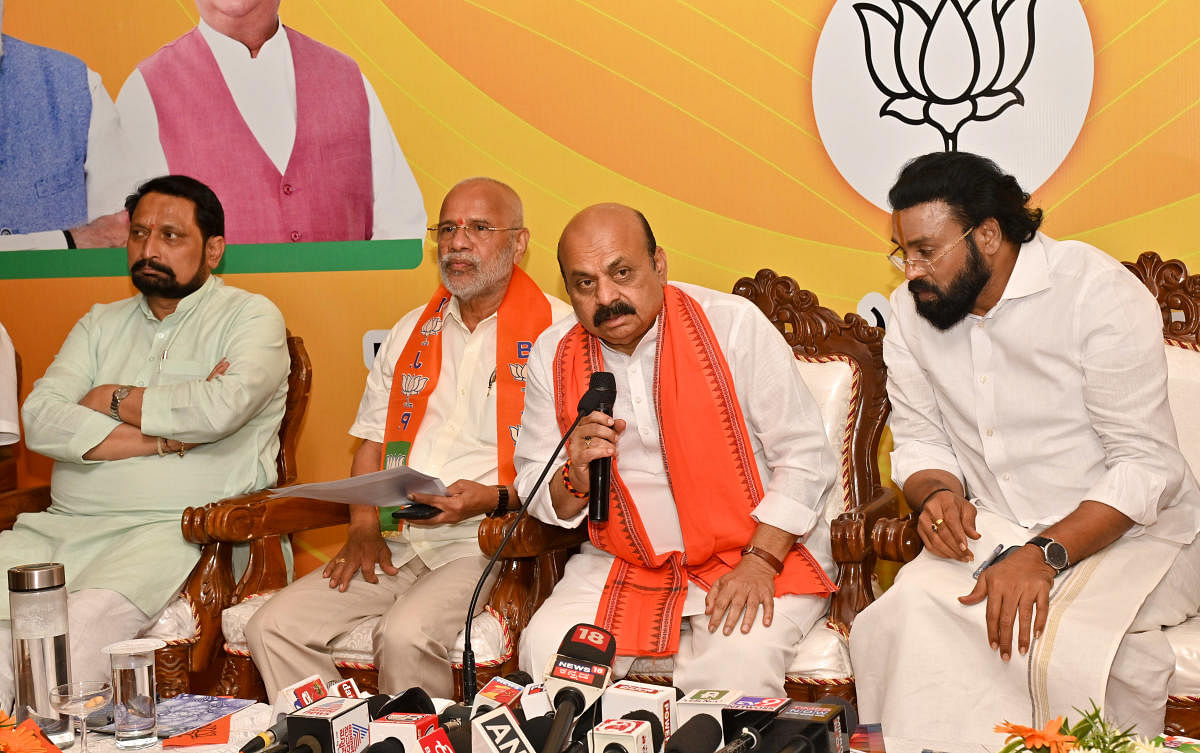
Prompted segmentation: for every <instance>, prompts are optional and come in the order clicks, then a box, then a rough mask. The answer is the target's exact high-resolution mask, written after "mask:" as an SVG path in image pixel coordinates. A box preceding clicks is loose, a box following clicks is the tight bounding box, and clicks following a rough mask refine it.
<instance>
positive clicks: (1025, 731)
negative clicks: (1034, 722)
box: [995, 716, 1075, 753]
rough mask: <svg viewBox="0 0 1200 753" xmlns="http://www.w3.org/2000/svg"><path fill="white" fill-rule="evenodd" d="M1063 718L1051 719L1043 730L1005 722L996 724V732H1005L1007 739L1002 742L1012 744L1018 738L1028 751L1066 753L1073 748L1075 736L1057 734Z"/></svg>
mask: <svg viewBox="0 0 1200 753" xmlns="http://www.w3.org/2000/svg"><path fill="white" fill-rule="evenodd" d="M1062 721H1063V718H1062V717H1061V716H1060V717H1058V718H1057V719H1051V720H1050V722H1049V723H1047V724H1046V728H1045V729H1035V728H1034V727H1026V726H1025V725H1023V724H1013V723H1012V722H1005V723H1004V724H997V725H996V728H995V731H996V732H1007V733H1008V737H1007V738H1005V739H1004V742H1006V743H1007V742H1012V741H1013V740H1015V739H1017V738H1018V737H1019V738H1021V740H1022V742H1024V743H1025V747H1026V749H1028V750H1039V749H1044V750H1048V751H1050V753H1067V751H1069V750H1070V749H1071V748H1073V747H1075V736H1074V735H1064V734H1063V733H1061V732H1059V730H1060V729H1062Z"/></svg>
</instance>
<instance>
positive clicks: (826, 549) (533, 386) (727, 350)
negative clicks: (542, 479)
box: [514, 283, 837, 687]
mask: <svg viewBox="0 0 1200 753" xmlns="http://www.w3.org/2000/svg"><path fill="white" fill-rule="evenodd" d="M672 284H674V285H677V286H678V287H679V288H680V289H682V290H683V291H684V292H685V293H687V294H688V295H690V296H691V297H693V298H695V299H696V300H697V301H698V302H699V303H700V305H701V307H702V308H703V310H704V313H705V315H706V316H707V317H708V320H709V323H710V324H711V325H712V329H713V332H714V334H715V335H716V337H717V341H718V343H719V344H720V346H721V349H722V352H723V353H724V355H725V359H726V361H727V362H728V364H729V370H730V373H731V374H732V376H733V382H734V386H735V388H736V390H737V399H738V403H739V405H740V406H741V408H742V412H743V415H744V416H745V419H746V428H747V430H748V433H749V435H750V443H751V447H752V449H753V451H754V459H755V462H756V463H757V465H758V471H759V474H760V476H761V478H762V481H763V485H764V491H765V495H764V497H763V499H762V501H761V502H760V503H759V505H758V507H756V508H755V511H754V518H755V519H756V520H758V521H760V522H763V523H768V524H770V525H773V526H775V527H777V528H781V529H783V530H786V531H788V532H790V533H794V534H796V535H798V536H799V537H800V539H801V541H802V542H803V543H804V545H805V546H806V547H807V548H808V550H809V551H810V552H811V553H812V554H813V556H814V558H815V559H816V561H817V562H818V563H819V564H820V565H821V567H822V568H823V569H824V570H825V572H826V573H828V574H830V575H831V577H832V573H833V570H834V568H833V559H832V554H831V551H830V544H829V527H828V525H827V524H826V523H825V520H824V518H823V517H822V515H821V512H822V506H821V505H822V500H824V498H825V494H826V492H827V491H828V490H829V487H830V485H831V484H832V483H833V482H834V480H835V479H836V477H837V465H836V460H835V457H834V454H833V451H832V450H831V449H830V447H829V444H828V442H827V441H826V437H825V432H824V429H823V428H822V422H821V416H820V410H819V408H818V407H817V404H816V402H815V401H814V400H813V398H812V395H811V394H810V393H809V391H808V387H807V386H806V385H805V384H804V381H803V379H801V377H800V374H799V372H798V371H797V369H796V367H795V356H794V355H793V354H792V351H791V348H790V347H788V345H787V343H786V342H785V341H784V339H783V337H782V336H781V335H780V334H779V332H778V331H776V330H775V328H774V326H773V325H772V324H771V323H770V322H769V321H768V320H767V319H766V317H765V316H763V314H762V312H761V311H760V310H759V309H758V308H757V307H755V306H754V304H752V303H750V302H749V301H747V300H746V299H744V298H742V297H740V296H735V295H731V294H727V293H719V292H716V291H713V290H708V289H706V288H701V287H698V286H695V285H688V284H683V283H672ZM575 323H576V319H575V318H574V317H570V318H569V319H568V320H565V321H563V322H561V323H559V324H557V325H555V326H553V327H551V328H550V329H548V330H546V332H544V333H543V334H542V336H541V337H540V338H538V341H537V343H536V344H535V345H534V348H533V353H532V354H531V355H530V358H529V364H528V366H527V367H526V371H525V374H526V396H525V413H524V415H523V416H522V420H521V423H522V429H521V436H520V440H519V441H518V442H517V451H516V455H515V457H514V460H515V462H516V467H517V489H518V491H520V492H521V495H522V498H524V497H525V496H526V495H528V494H530V487H531V486H532V484H533V482H534V481H535V480H536V478H537V476H538V474H539V473H540V472H541V470H542V467H543V466H544V465H545V463H546V461H547V460H548V459H549V458H550V454H551V452H553V450H554V446H555V444H557V442H558V440H559V438H560V437H561V436H562V434H561V432H560V430H559V427H558V423H557V420H556V418H555V407H554V396H553V385H554V377H553V370H554V364H553V361H554V355H555V349H556V347H557V345H558V342H559V340H561V339H562V337H563V335H564V334H566V332H567V331H568V330H570V328H571V327H573V326H574V325H575ZM657 341H658V332H657V328H651V330H650V331H649V332H647V333H646V334H645V336H643V338H642V340H641V342H639V343H638V345H637V347H636V348H635V349H634V352H633V354H632V355H628V356H627V355H624V354H622V353H620V352H618V351H615V350H613V349H612V348H609V347H607V346H604V351H603V352H604V368H605V369H606V370H607V371H610V372H612V373H613V376H614V377H615V379H616V387H617V391H616V400H615V404H614V407H613V415H614V416H616V417H618V418H623V419H625V421H626V427H625V432H624V433H623V434H622V435H621V438H620V440H619V442H618V444H617V450H618V453H619V465H620V472H621V479H622V480H623V481H624V482H625V484H626V486H627V487H628V488H629V491H630V497H631V499H632V500H633V501H634V503H635V504H636V505H637V509H638V515H639V516H640V517H641V519H642V523H643V524H644V526H645V529H646V533H647V535H648V536H649V538H650V542H651V545H652V546H653V548H654V550H655V552H656V553H660V554H661V553H664V552H671V551H683V546H684V545H683V532H682V530H681V529H680V525H679V516H678V513H677V511H676V507H675V500H674V497H673V496H672V495H671V491H670V488H669V486H668V485H667V483H666V471H665V469H664V466H663V458H662V446H661V444H660V435H659V423H658V417H657V415H656V413H655V409H654V403H655V400H654V387H653V381H654V358H655V349H656V345H657ZM560 457H561V456H560ZM560 463H561V460H560V461H559V463H556V464H555V465H556V466H557V465H559V464H560ZM714 502H715V500H714ZM530 514H532V515H534V516H535V517H537V518H538V519H540V520H543V521H545V522H547V523H551V524H554V525H559V526H564V527H574V526H576V525H578V524H579V523H580V522H581V521H582V520H583V518H584V517H585V516H586V514H587V509H586V508H585V509H584V510H583V511H581V512H580V513H579V514H578V515H577V516H575V517H574V518H572V519H570V520H561V519H559V518H558V517H557V516H556V515H555V513H554V507H553V504H552V503H551V500H550V495H549V493H548V492H547V491H546V488H545V486H543V487H542V488H541V489H539V490H538V491H537V493H536V495H534V497H533V501H532V502H531V504H530ZM612 562H613V556H612V555H611V554H608V553H607V552H604V551H601V550H599V549H597V548H596V547H594V546H592V545H591V544H590V543H585V544H584V545H583V547H582V551H581V552H580V554H578V555H575V556H574V557H572V558H571V560H570V563H569V565H568V576H569V577H567V578H564V580H563V581H562V582H560V583H559V585H558V587H557V588H556V589H555V595H554V596H553V597H552V599H557V598H560V592H561V591H564V590H569V589H571V588H572V584H573V583H580V584H581V585H582V583H583V582H587V583H589V584H591V585H594V586H595V596H596V597H597V599H598V595H599V589H600V587H602V586H603V585H604V582H605V580H606V578H607V577H608V573H609V569H610V568H611V566H612ZM705 596H706V592H705V591H704V589H702V588H700V587H699V586H697V585H696V584H694V583H689V584H688V592H687V597H686V601H685V605H684V615H685V616H694V615H701V614H703V612H704V600H705ZM815 601H818V600H816V599H814V597H811V596H785V597H782V598H778V599H776V607H775V610H776V617H777V621H779V620H778V618H779V617H780V616H782V617H784V618H786V619H790V620H793V621H795V622H796V623H797V624H798V629H799V631H800V633H799V634H800V635H802V634H803V632H804V631H807V629H808V628H809V627H810V626H811V625H812V623H813V621H814V620H815V619H817V618H818V617H819V615H820V614H821V613H823V606H824V600H819V601H820V603H819V604H818V605H817V607H816V608H815V609H814V604H813V602H815ZM596 603H598V601H597V602H596ZM544 609H545V608H544ZM539 614H541V612H539ZM594 617H595V608H594V606H593V609H592V614H591V615H590V616H589V618H588V620H587V621H590V620H592V619H594ZM534 619H535V621H537V620H538V617H537V616H535V618H534ZM693 627H694V626H693ZM531 629H532V631H533V633H536V632H537V626H536V625H533V624H531ZM755 630H761V625H758V624H756V627H755ZM547 632H549V633H551V634H553V633H554V630H548V631H547ZM526 633H527V634H532V633H531V631H530V630H527V631H526ZM754 635H755V633H754V630H752V631H751V633H750V636H754ZM561 637H562V633H561V631H560V632H558V634H557V636H555V638H554V641H553V645H546V643H547V642H546V641H537V640H532V639H530V638H527V637H523V638H522V665H523V666H524V665H525V664H526V662H527V661H528V662H530V664H529V668H530V671H531V672H533V671H540V669H541V666H540V664H541V663H542V659H541V658H538V657H541V656H545V655H546V654H547V653H549V652H551V651H552V650H553V648H554V646H556V645H557V641H558V639H561ZM538 643H541V644H542V645H536V644H538ZM527 649H528V650H527ZM527 654H533V656H531V657H527ZM776 669H778V675H779V677H778V678H777V679H776V680H775V681H776V682H778V683H779V684H780V687H782V676H783V669H784V668H783V667H782V666H780V667H777V668H776Z"/></svg>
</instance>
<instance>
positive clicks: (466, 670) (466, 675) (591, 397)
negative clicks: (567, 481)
mask: <svg viewBox="0 0 1200 753" xmlns="http://www.w3.org/2000/svg"><path fill="white" fill-rule="evenodd" d="M599 404H600V395H599V394H598V393H596V392H595V391H594V390H592V389H590V388H589V389H588V391H587V392H585V393H583V397H581V398H579V404H578V405H577V406H576V407H577V409H578V411H579V415H577V416H575V420H574V421H572V422H571V425H570V426H568V427H567V430H566V431H565V432H563V435H562V438H561V439H559V440H558V445H557V446H555V448H554V452H553V453H552V454H551V455H550V459H549V460H547V461H546V465H545V467H544V468H542V472H541V473H540V474H539V475H538V477H537V480H536V481H534V482H533V486H532V487H530V489H529V494H527V495H526V496H525V499H523V500H521V507H520V508H518V510H517V516H516V517H515V518H513V522H512V525H510V526H509V527H508V530H507V531H505V532H504V536H503V538H501V539H500V546H498V547H496V553H495V554H493V555H492V557H491V559H489V560H488V563H487V565H486V566H485V567H484V568H483V573H482V574H481V575H480V576H479V581H478V582H477V583H476V584H475V592H474V593H472V594H471V603H470V604H469V605H468V607H467V619H466V624H465V625H464V626H463V652H462V663H463V667H462V686H463V702H464V703H471V702H472V701H474V700H475V693H476V691H477V690H478V689H479V682H478V679H477V677H478V674H477V669H476V667H475V651H474V649H472V648H471V625H472V623H473V622H474V621H475V606H476V605H477V604H478V603H479V595H480V593H481V592H482V591H483V584H484V583H486V582H487V578H488V575H490V574H491V572H492V568H493V567H495V566H496V560H498V559H499V558H500V553H501V552H503V551H504V547H505V545H506V544H508V540H509V539H511V538H512V536H513V533H514V532H516V530H517V526H518V525H520V523H521V519H522V518H524V517H525V513H526V511H527V510H529V501H530V500H531V499H533V498H534V496H535V495H536V494H537V490H538V489H539V488H540V487H541V485H542V482H543V481H545V480H546V474H548V473H550V469H551V468H552V467H553V466H554V461H556V460H558V454H559V453H560V452H562V448H563V445H565V444H566V443H567V437H569V436H571V432H573V431H575V427H576V426H578V425H579V421H580V420H581V419H582V418H583V417H584V416H586V415H587V414H589V413H591V412H592V411H594V410H596V407H597V406H598V405H599ZM556 753H557V751H556Z"/></svg>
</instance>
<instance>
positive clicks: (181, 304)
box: [0, 176, 289, 708]
mask: <svg viewBox="0 0 1200 753" xmlns="http://www.w3.org/2000/svg"><path fill="white" fill-rule="evenodd" d="M127 208H128V209H129V212H130V215H131V226H130V238H129V244H128V252H129V265H130V272H131V277H132V279H133V282H134V285H135V286H136V287H138V289H139V290H140V291H142V292H141V294H140V295H137V296H134V297H133V298H128V299H125V300H123V301H117V302H115V303H107V304H97V305H96V306H94V307H93V308H92V309H91V311H89V312H88V313H87V314H86V315H85V316H84V317H83V318H82V319H80V320H79V322H78V323H76V325H75V327H74V329H72V330H71V333H70V334H69V335H68V336H67V339H66V342H65V343H64V344H63V346H62V349H61V350H60V351H59V353H58V355H57V356H55V358H54V362H53V363H52V364H51V365H50V367H49V368H48V369H47V370H46V375H45V376H44V377H42V379H40V380H38V382H37V383H36V384H35V385H34V388H33V391H32V392H31V393H30V395H29V397H28V399H27V400H26V401H25V405H24V408H23V417H24V421H25V432H26V441H27V444H28V446H29V448H30V449H32V450H34V451H36V452H39V453H41V454H43V455H47V456H49V457H51V458H53V459H54V460H55V464H54V472H53V476H52V477H51V484H50V490H51V491H50V493H51V498H52V504H51V507H50V509H49V510H47V511H46V512H42V513H31V514H25V515H22V516H20V517H19V518H18V519H17V523H16V525H15V526H14V528H13V530H12V531H9V532H5V533H0V571H3V570H7V569H8V568H9V567H12V566H14V565H19V564H26V563H33V562H46V561H52V562H62V563H63V564H64V565H65V566H66V577H67V588H68V591H70V592H72V593H71V597H70V598H71V600H70V602H69V607H68V608H69V612H70V616H71V644H72V645H71V654H72V662H73V667H74V679H76V680H81V679H102V678H103V677H104V676H105V675H106V674H107V661H106V657H103V656H101V655H100V654H99V651H98V649H99V647H100V646H103V645H104V644H105V643H106V642H111V641H115V640H119V639H121V638H128V637H132V636H133V634H134V633H136V632H137V630H138V629H139V628H141V627H142V625H143V624H144V623H145V621H146V616H147V615H150V614H153V613H154V612H156V611H157V610H158V609H160V608H161V607H162V606H163V605H164V604H165V603H166V601H167V600H168V599H169V598H170V597H171V596H172V595H173V594H174V592H175V591H176V589H178V587H179V586H180V584H181V583H182V582H183V580H184V578H185V577H186V576H187V573H188V572H189V570H191V568H192V566H193V565H194V564H195V562H196V559H197V557H198V554H199V549H198V547H196V546H195V545H193V544H189V543H188V542H186V541H185V540H184V539H183V537H182V535H181V533H180V513H181V512H182V510H183V509H184V508H185V507H188V506H195V505H203V504H206V503H208V502H212V501H215V500H218V499H221V498H224V497H229V496H233V495H237V494H242V493H245V492H249V491H253V490H256V489H261V488H264V487H267V486H271V485H272V484H274V482H275V479H276V471H275V457H276V454H277V453H278V449H279V438H278V431H279V422H280V420H281V419H282V417H283V411H284V402H285V397H286V393H287V375H288V363H289V361H288V352H287V344H286V333H285V329H284V323H283V317H282V316H281V315H280V313H279V310H278V309H277V308H276V307H275V305H274V304H272V303H271V302H270V301H269V300H267V299H266V298H264V297H262V296H260V295H254V294H251V293H247V292H245V291H243V290H239V289H237V288H232V287H229V286H226V285H225V284H224V283H223V282H222V281H221V280H220V278H218V277H215V276H213V275H212V274H211V271H212V270H213V269H214V268H215V267H216V266H217V264H218V263H219V262H220V260H221V255H222V253H223V252H224V246H225V244H224V237H223V233H224V218H223V214H222V213H221V209H220V203H219V202H218V201H217V200H216V196H215V195H213V194H212V192H211V191H209V190H208V188H207V187H206V186H204V185H203V184H201V183H199V182H198V181H194V180H192V179H190V178H182V177H180V176H169V177H167V178H156V179H154V180H152V181H149V182H148V183H146V184H145V185H143V186H142V188H141V189H139V191H138V193H136V194H134V195H133V196H131V197H130V201H129V203H128V205H127ZM5 585H7V583H5ZM8 616H9V615H8V597H7V594H5V595H4V597H3V598H0V647H7V645H8V642H9V641H8V635H7V633H8V630H9V622H8ZM8 654H9V652H8V651H7V649H6V648H5V649H2V650H0V657H2V658H0V708H5V707H6V703H5V701H6V693H11V690H9V689H7V688H6V687H5V685H7V684H8V683H9V682H10V677H11V671H9V672H6V671H5V669H6V665H7V662H6V660H7V661H11V657H10V656H8ZM93 675H96V676H95V677H93Z"/></svg>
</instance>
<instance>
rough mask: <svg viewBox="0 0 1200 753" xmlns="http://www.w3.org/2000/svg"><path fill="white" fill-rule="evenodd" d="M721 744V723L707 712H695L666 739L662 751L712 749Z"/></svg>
mask: <svg viewBox="0 0 1200 753" xmlns="http://www.w3.org/2000/svg"><path fill="white" fill-rule="evenodd" d="M720 744H721V725H720V724H719V723H718V722H717V720H716V719H714V718H713V717H711V716H709V715H708V714H696V715H695V716H693V717H692V718H691V719H688V720H687V721H686V722H684V723H683V724H682V725H681V726H680V727H679V729H677V730H676V731H675V734H673V735H671V737H670V739H668V740H667V747H666V748H665V749H664V750H663V753H696V751H713V750H716V749H717V747H718V746H720Z"/></svg>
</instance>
